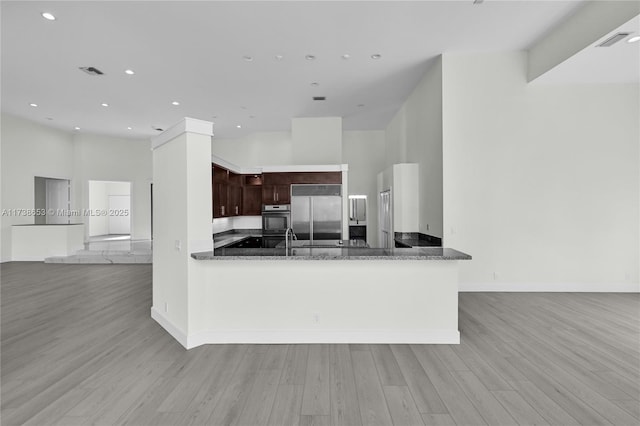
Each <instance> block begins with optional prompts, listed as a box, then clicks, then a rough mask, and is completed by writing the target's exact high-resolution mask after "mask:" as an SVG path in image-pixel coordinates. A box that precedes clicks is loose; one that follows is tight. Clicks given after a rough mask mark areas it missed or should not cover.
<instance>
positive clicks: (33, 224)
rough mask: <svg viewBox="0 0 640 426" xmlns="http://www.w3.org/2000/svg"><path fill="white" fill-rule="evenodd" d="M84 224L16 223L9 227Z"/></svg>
mask: <svg viewBox="0 0 640 426" xmlns="http://www.w3.org/2000/svg"><path fill="white" fill-rule="evenodd" d="M78 225H84V223H18V224H16V225H11V226H78Z"/></svg>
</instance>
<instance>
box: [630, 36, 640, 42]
mask: <svg viewBox="0 0 640 426" xmlns="http://www.w3.org/2000/svg"><path fill="white" fill-rule="evenodd" d="M636 41H640V36H635V37H631V38H630V39H629V40H627V43H635V42H636Z"/></svg>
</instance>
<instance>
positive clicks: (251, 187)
mask: <svg viewBox="0 0 640 426" xmlns="http://www.w3.org/2000/svg"><path fill="white" fill-rule="evenodd" d="M242 177H243V185H242V214H243V215H245V216H259V215H260V214H262V176H261V175H243V176H242Z"/></svg>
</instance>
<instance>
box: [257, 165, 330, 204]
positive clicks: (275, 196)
mask: <svg viewBox="0 0 640 426" xmlns="http://www.w3.org/2000/svg"><path fill="white" fill-rule="evenodd" d="M262 178H263V184H262V203H263V204H289V203H290V202H291V184H294V183H295V184H322V183H327V184H329V183H333V184H339V183H342V173H341V172H288V173H264V174H263V175H262Z"/></svg>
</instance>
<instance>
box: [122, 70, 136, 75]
mask: <svg viewBox="0 0 640 426" xmlns="http://www.w3.org/2000/svg"><path fill="white" fill-rule="evenodd" d="M124 73H125V74H129V75H134V74H135V72H134V71H133V70H124Z"/></svg>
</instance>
